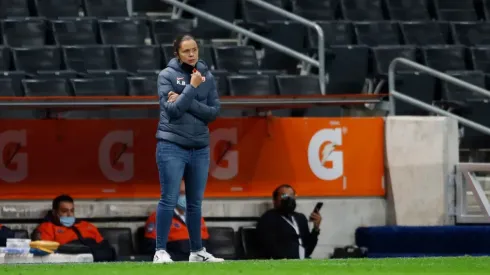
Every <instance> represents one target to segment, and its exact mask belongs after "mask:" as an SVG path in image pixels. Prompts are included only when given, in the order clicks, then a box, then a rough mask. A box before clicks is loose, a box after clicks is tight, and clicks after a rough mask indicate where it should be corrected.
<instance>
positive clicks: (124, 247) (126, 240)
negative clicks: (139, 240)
mask: <svg viewBox="0 0 490 275" xmlns="http://www.w3.org/2000/svg"><path fill="white" fill-rule="evenodd" d="M99 232H100V234H101V235H102V237H103V238H104V239H105V240H107V241H108V242H109V243H110V244H111V245H112V246H113V247H114V249H115V250H116V254H117V255H118V256H131V255H133V254H134V250H133V236H132V233H131V229H130V228H116V227H112V228H109V227H107V228H99Z"/></svg>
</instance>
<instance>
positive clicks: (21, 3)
mask: <svg viewBox="0 0 490 275" xmlns="http://www.w3.org/2000/svg"><path fill="white" fill-rule="evenodd" d="M9 17H29V6H28V0H2V1H0V19H5V18H9Z"/></svg>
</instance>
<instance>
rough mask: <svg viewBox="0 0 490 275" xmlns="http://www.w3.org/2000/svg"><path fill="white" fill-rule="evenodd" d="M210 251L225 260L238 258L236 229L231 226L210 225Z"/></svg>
mask: <svg viewBox="0 0 490 275" xmlns="http://www.w3.org/2000/svg"><path fill="white" fill-rule="evenodd" d="M208 232H209V239H208V245H209V251H212V253H213V255H214V256H216V257H218V258H223V259H225V260H235V259H237V251H236V243H235V231H234V230H233V228H231V227H208Z"/></svg>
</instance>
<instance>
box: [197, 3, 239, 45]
mask: <svg viewBox="0 0 490 275" xmlns="http://www.w3.org/2000/svg"><path fill="white" fill-rule="evenodd" d="M194 3H195V7H196V8H197V9H200V10H202V11H204V12H207V13H210V14H212V15H214V16H217V17H219V18H221V19H223V20H225V21H228V22H230V23H232V22H233V21H234V20H235V16H236V12H237V7H238V0H226V1H223V0H199V1H195V2H194ZM193 33H195V34H199V38H201V39H216V38H230V37H231V34H232V32H231V31H230V30H228V29H225V28H223V27H221V26H218V25H216V24H214V23H212V22H210V21H208V20H204V19H198V20H197V26H196V28H195V29H194V32H193Z"/></svg>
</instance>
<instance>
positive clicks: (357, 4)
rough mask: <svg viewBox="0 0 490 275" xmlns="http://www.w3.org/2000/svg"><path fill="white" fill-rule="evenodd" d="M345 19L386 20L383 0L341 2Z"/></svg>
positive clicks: (342, 0)
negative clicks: (382, 4)
mask: <svg viewBox="0 0 490 275" xmlns="http://www.w3.org/2000/svg"><path fill="white" fill-rule="evenodd" d="M340 2H341V7H342V12H343V14H344V18H345V19H347V20H352V21H375V20H384V19H385V18H384V16H383V10H382V6H381V0H370V1H366V0H341V1H340Z"/></svg>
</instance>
